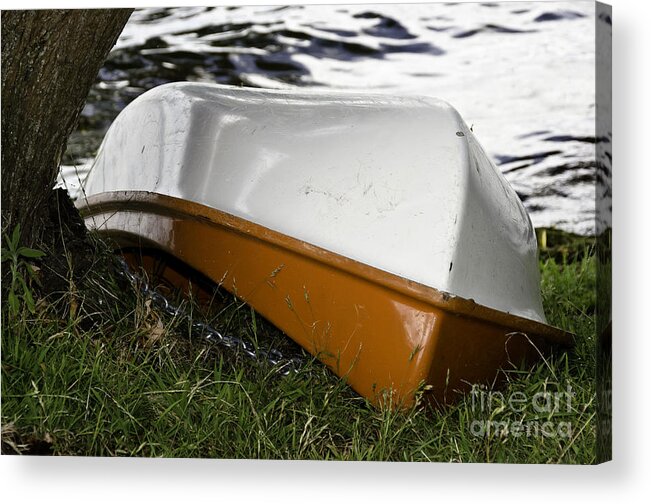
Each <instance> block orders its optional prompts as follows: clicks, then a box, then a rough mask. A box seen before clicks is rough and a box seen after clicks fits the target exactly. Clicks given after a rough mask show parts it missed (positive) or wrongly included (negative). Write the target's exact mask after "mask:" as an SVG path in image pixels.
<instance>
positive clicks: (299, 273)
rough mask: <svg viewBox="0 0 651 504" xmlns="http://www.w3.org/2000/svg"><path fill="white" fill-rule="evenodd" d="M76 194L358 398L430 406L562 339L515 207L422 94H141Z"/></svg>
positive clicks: (446, 115)
mask: <svg viewBox="0 0 651 504" xmlns="http://www.w3.org/2000/svg"><path fill="white" fill-rule="evenodd" d="M83 194H84V196H83V197H82V198H80V200H79V201H78V206H79V208H80V210H81V211H82V215H83V216H84V218H85V220H86V223H87V225H88V226H89V227H94V228H97V229H98V230H99V231H101V232H103V233H106V234H107V235H109V236H111V237H112V238H113V239H114V240H115V242H116V243H117V246H118V247H121V248H127V247H134V246H136V247H143V248H147V249H150V250H151V249H154V250H159V251H161V252H164V253H166V254H171V255H172V256H174V257H175V258H177V259H178V260H180V261H182V262H183V263H184V264H186V265H188V266H190V267H191V268H193V269H195V270H197V271H199V272H201V273H202V274H204V275H206V276H207V277H209V278H210V279H212V280H213V281H214V282H216V283H218V284H219V285H221V286H222V287H223V288H225V289H227V290H228V291H230V292H232V293H233V294H235V295H236V296H238V297H239V298H241V299H242V300H244V301H246V302H247V303H249V304H250V305H251V306H252V307H253V308H255V310H257V311H258V312H259V313H260V314H262V315H263V316H264V317H265V318H267V319H268V320H269V321H271V322H272V323H273V324H275V325H276V326H277V327H279V328H280V329H281V330H283V331H284V332H285V333H286V334H287V335H289V336H290V337H291V338H292V339H294V340H295V341H296V342H298V343H299V344H300V345H301V346H303V347H304V348H305V349H307V350H308V351H309V352H311V353H312V354H314V355H316V356H318V358H319V359H321V360H322V361H323V362H324V363H325V364H327V365H328V366H329V367H330V368H331V369H332V370H333V371H334V372H335V373H337V374H338V375H339V376H342V377H344V378H345V379H346V380H347V381H348V383H349V384H350V385H351V386H352V387H353V388H354V389H355V390H356V391H358V392H359V393H360V394H362V395H364V396H366V397H368V398H369V399H371V400H372V401H374V402H379V401H381V400H382V397H384V394H385V393H386V392H392V393H393V399H394V400H399V401H402V403H403V404H409V403H410V402H411V401H413V397H414V393H415V392H416V391H417V390H419V388H420V387H422V386H423V385H429V387H427V388H428V389H429V390H430V392H429V393H431V394H432V396H433V397H434V398H436V399H437V400H440V401H449V400H451V399H452V398H453V397H454V395H455V394H456V393H457V392H460V391H464V390H467V389H468V388H469V387H470V386H471V384H473V383H486V382H492V381H493V380H495V379H496V377H497V376H498V374H499V373H500V370H501V369H505V368H508V367H511V366H513V365H515V366H518V365H520V364H522V363H523V362H525V361H531V360H534V359H537V358H539V356H540V355H542V354H544V352H546V351H548V350H549V349H550V347H551V346H553V345H570V344H571V343H572V337H571V335H570V334H568V333H566V332H564V331H562V330H559V329H556V328H554V327H550V326H549V325H547V324H546V321H545V316H544V313H543V308H542V302H541V296H540V277H539V269H538V260H537V246H536V238H535V233H534V230H533V228H532V225H531V222H530V219H529V217H528V215H527V213H526V211H525V209H524V207H523V205H522V203H521V202H520V200H519V199H518V197H517V195H516V194H515V192H514V191H513V189H512V188H511V187H510V186H509V184H508V183H507V182H506V180H505V179H504V178H503V176H502V175H501V173H500V172H499V171H498V170H497V169H496V167H495V166H494V165H493V163H492V162H491V161H490V160H489V158H488V156H487V155H486V154H485V153H484V151H483V150H482V148H481V146H480V145H479V144H478V142H477V140H476V139H475V137H474V135H473V133H472V132H471V131H470V130H469V129H468V127H467V126H466V124H465V123H464V121H463V120H462V119H461V117H460V116H459V114H458V113H457V112H456V111H455V110H454V109H453V108H452V107H451V106H449V105H448V104H446V103H445V102H442V101H439V100H436V99H432V98H419V97H387V96H376V95H367V94H350V93H337V92H331V91H329V92H324V91H319V92H314V91H284V90H283V91H277V90H262V89H247V88H235V87H226V86H219V85H208V84H198V83H175V84H168V85H164V86H160V87H157V88H155V89H153V90H151V91H149V92H147V93H145V94H143V95H142V96H140V97H139V98H137V99H136V100H135V101H134V102H133V103H131V104H130V105H129V106H127V107H126V108H125V109H124V111H123V112H122V113H121V114H120V115H119V116H118V117H117V119H116V120H115V122H114V123H113V124H112V126H111V128H110V129H109V131H108V133H107V135H106V138H105V140H104V142H103V144H102V146H101V148H100V151H99V153H98V155H97V158H96V160H95V163H94V165H93V167H92V169H91V171H90V174H89V177H88V179H87V181H86V183H85V187H84V191H83Z"/></svg>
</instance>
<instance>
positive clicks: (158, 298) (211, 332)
mask: <svg viewBox="0 0 651 504" xmlns="http://www.w3.org/2000/svg"><path fill="white" fill-rule="evenodd" d="M119 261H120V266H121V268H122V269H121V271H120V274H121V275H122V276H123V277H124V278H126V280H127V281H128V282H129V283H130V284H131V285H132V286H133V288H134V289H136V290H138V291H140V292H141V293H142V294H143V295H144V296H145V297H147V298H149V299H151V302H152V303H153V304H154V305H155V306H156V307H157V308H159V309H160V310H162V311H163V312H164V313H166V314H167V315H170V316H171V317H174V318H176V319H177V320H181V321H186V322H188V324H189V327H190V334H191V336H194V337H199V338H203V339H204V340H205V341H207V342H208V343H211V344H214V345H218V346H222V347H225V348H228V349H230V350H234V351H236V352H238V353H241V354H242V355H245V356H246V357H248V358H250V359H252V360H255V361H257V362H263V361H266V362H267V363H268V364H270V365H271V366H273V367H275V368H277V370H278V373H279V374H281V375H282V376H287V375H289V374H290V373H295V372H297V371H298V370H299V369H300V367H301V366H302V365H303V363H304V359H303V358H302V357H299V356H294V357H285V356H284V355H283V353H282V352H281V351H280V350H278V349H275V348H257V349H256V348H255V345H253V343H251V342H249V341H246V340H244V339H242V338H240V337H237V336H234V335H229V334H223V333H222V332H221V331H218V330H217V329H215V328H214V327H212V326H211V325H210V324H208V323H207V322H204V321H201V320H196V319H195V318H193V316H192V315H189V314H188V313H187V310H185V309H184V308H183V307H181V306H177V305H175V304H174V303H172V302H171V301H170V300H169V299H167V298H166V297H165V296H163V295H162V294H161V293H160V292H158V291H157V290H155V289H154V288H152V287H151V286H150V285H149V284H148V283H147V281H146V280H145V279H144V278H142V277H140V276H139V275H136V274H135V273H134V272H132V271H131V268H129V265H128V264H127V262H126V261H125V260H124V258H122V257H120V258H119Z"/></svg>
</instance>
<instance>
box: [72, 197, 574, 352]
mask: <svg viewBox="0 0 651 504" xmlns="http://www.w3.org/2000/svg"><path fill="white" fill-rule="evenodd" d="M76 207H77V209H78V210H79V212H80V214H81V215H82V217H83V218H85V219H88V218H92V217H93V216H94V215H97V214H100V213H110V212H114V213H117V212H139V211H140V212H143V211H144V212H147V213H150V214H158V215H166V216H169V217H177V218H183V219H188V218H191V219H194V220H196V221H199V222H203V223H206V224H208V225H211V226H222V227H225V228H227V229H229V230H231V231H233V232H236V233H239V234H242V235H245V236H247V237H249V238H253V239H256V240H259V241H262V242H267V243H269V244H271V245H273V246H276V247H279V248H281V249H284V250H286V251H288V252H290V253H293V254H297V255H300V256H304V257H307V258H309V259H311V260H313V261H317V262H320V263H323V264H325V265H327V266H329V267H332V268H334V269H337V270H340V271H342V272H345V273H347V274H350V275H353V276H355V277H358V278H361V279H363V280H365V281H368V282H371V283H375V284H377V285H379V286H381V287H384V288H386V289H389V290H393V291H395V292H397V293H399V294H402V295H405V296H408V297H410V298H413V299H416V300H417V301H420V302H423V303H425V304H428V305H431V306H433V307H434V308H438V309H441V310H444V311H446V312H448V313H450V314H451V315H454V316H460V317H466V318H472V319H477V320H481V321H483V322H487V323H490V324H494V325H497V326H502V327H507V328H510V329H511V330H512V332H514V333H523V334H525V335H537V336H542V337H543V338H544V339H545V340H547V341H548V342H550V343H553V344H557V345H561V346H565V347H571V346H573V345H574V335H573V334H572V333H570V332H568V331H565V330H563V329H560V328H558V327H554V326H551V325H548V324H544V323H542V322H538V321H535V320H531V319H527V318H524V317H521V316H518V315H514V314H511V313H507V312H503V311H500V310H497V309H494V308H490V307H487V306H484V305H480V304H478V303H476V302H475V301H474V300H473V299H467V298H463V297H460V296H456V295H454V294H450V293H447V292H444V291H441V290H439V289H436V288H434V287H429V286H426V285H423V284H420V283H418V282H415V281H413V280H409V279H407V278H404V277H401V276H399V275H396V274H393V273H390V272H387V271H384V270H381V269H379V268H376V267H374V266H371V265H368V264H364V263H362V262H360V261H357V260H355V259H351V258H349V257H345V256H343V255H341V254H338V253H336V252H331V251H329V250H326V249H324V248H321V247H319V246H316V245H312V244H310V243H308V242H305V241H302V240H299V239H297V238H293V237H291V236H288V235H285V234H283V233H279V232H277V231H274V230H272V229H269V228H267V227H265V226H262V225H260V224H256V223H254V222H251V221H248V220H246V219H244V218H241V217H238V216H235V215H232V214H229V213H227V212H224V211H222V210H218V209H216V208H212V207H209V206H206V205H204V204H202V203H197V202H194V201H190V200H185V199H182V198H178V197H175V196H169V195H165V194H160V193H156V192H150V191H110V192H104V193H98V194H94V195H90V196H87V197H86V196H84V197H83V198H81V199H79V200H77V202H76ZM103 225H104V224H102V225H99V226H97V228H98V229H99V230H100V231H101V227H102V226H103Z"/></svg>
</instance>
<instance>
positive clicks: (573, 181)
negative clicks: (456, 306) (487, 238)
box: [63, 2, 609, 234]
mask: <svg viewBox="0 0 651 504" xmlns="http://www.w3.org/2000/svg"><path fill="white" fill-rule="evenodd" d="M599 22H609V20H608V19H602V20H599ZM594 36H595V12H594V3H593V2H558V3H557V2H553V3H548V2H544V3H543V2H522V3H511V2H508V3H473V4H467V3H465V4H441V3H439V4H429V5H424V4H418V5H355V6H343V5H334V6H304V7H302V6H289V7H230V8H229V7H205V8H178V9H167V8H165V9H163V8H160V9H153V8H150V9H142V10H137V11H136V12H135V13H134V14H133V16H132V17H131V20H130V21H129V23H128V24H127V26H126V27H125V30H124V32H123V33H122V35H121V37H120V39H119V41H118V43H117V45H116V46H115V48H114V49H113V51H112V52H111V54H110V55H109V58H108V60H107V62H106V63H105V65H104V67H103V68H102V70H101V71H100V74H99V78H98V81H97V82H96V84H95V86H94V87H93V89H92V91H91V94H90V96H89V100H88V103H87V105H86V107H85V109H84V111H83V113H82V120H81V122H80V127H79V129H78V131H76V132H75V133H74V135H73V136H72V138H71V140H70V143H69V148H68V156H67V159H68V162H69V164H70V165H72V164H76V165H77V168H76V169H75V168H72V167H71V166H68V167H64V168H63V172H64V176H65V178H66V181H67V183H68V185H69V186H70V188H71V190H74V189H75V186H76V184H75V179H76V178H77V174H79V176H80V177H83V174H84V173H85V170H87V166H88V159H89V158H91V157H92V154H93V153H94V152H95V150H96V149H97V147H98V145H99V142H100V141H101V138H102V136H103V134H104V133H105V131H106V129H107V127H108V126H109V125H110V122H111V121H112V120H113V118H114V117H115V115H116V114H117V113H118V112H119V111H120V110H121V109H122V108H124V106H125V105H126V104H127V103H129V102H130V101H131V100H133V99H134V98H135V97H136V96H138V95H140V94H141V93H143V92H144V91H146V90H147V89H150V88H152V87H154V86H157V85H160V84H163V83H166V82H172V81H180V80H188V81H200V82H218V83H223V84H233V85H246V86H255V87H271V88H288V87H289V88H292V87H305V86H312V87H314V86H318V87H328V88H343V89H354V90H369V91H372V92H381V93H389V94H419V95H430V96H436V97H438V98H442V99H444V100H446V101H448V102H450V103H451V104H452V105H453V106H454V107H456V108H457V109H458V110H459V112H460V113H461V115H462V116H463V117H464V119H465V120H466V122H467V123H468V124H469V125H472V127H473V130H474V132H475V134H476V135H477V137H478V138H479V140H480V141H481V143H482V144H483V146H484V147H485V149H486V150H487V152H488V153H489V154H490V155H492V157H493V159H494V160H495V162H496V163H497V165H498V166H499V168H500V169H501V170H502V171H503V172H504V174H505V175H506V177H507V179H508V180H509V181H510V182H511V184H512V185H513V187H514V188H515V190H516V191H517V192H518V194H519V195H520V197H521V199H522V200H523V202H524V204H525V206H526V207H527V209H528V210H529V212H530V215H531V218H532V220H533V223H534V225H536V226H556V227H560V228H563V229H566V230H569V231H574V232H578V233H583V234H585V233H592V232H593V229H594V213H595V212H594V206H595V204H594V194H595V170H596V167H595V159H594V153H595V142H596V139H595V128H594V125H595V84H594V79H595V70H594V64H595V46H594ZM602 141H609V139H602Z"/></svg>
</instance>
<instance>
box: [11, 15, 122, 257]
mask: <svg viewBox="0 0 651 504" xmlns="http://www.w3.org/2000/svg"><path fill="white" fill-rule="evenodd" d="M131 12H132V10H131V9H92V10H40V11H34V10H30V11H3V12H2V14H1V17H0V22H1V24H2V231H3V233H4V232H11V231H12V230H13V228H14V227H15V226H16V225H17V224H20V226H21V230H22V233H21V242H22V244H23V245H26V246H30V247H35V246H38V244H39V243H40V242H41V240H42V239H43V238H44V236H43V235H44V233H45V232H46V231H45V229H46V223H47V219H48V211H47V206H48V199H49V198H50V197H51V196H52V194H53V191H52V188H53V187H54V183H55V180H56V175H57V170H58V168H59V164H60V161H61V157H62V156H63V153H64V152H65V148H66V142H67V139H68V136H69V135H70V133H71V132H72V129H73V128H74V126H75V124H76V122H77V119H78V117H79V113H80V112H81V110H82V108H83V106H84V102H85V100H86V96H87V94H88V91H89V90H90V87H91V86H92V84H93V82H94V80H95V78H96V76H97V73H98V71H99V69H100V67H101V65H102V63H103V62H104V60H105V58H106V55H107V54H108V52H109V51H110V49H111V47H113V45H114V44H115V41H116V40H117V37H118V36H119V34H120V32H121V31H122V28H123V27H124V25H125V23H126V22H127V19H128V18H129V16H130V14H131ZM50 228H51V226H50Z"/></svg>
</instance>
